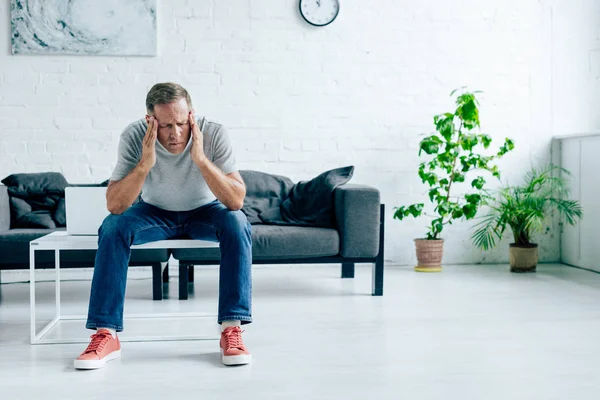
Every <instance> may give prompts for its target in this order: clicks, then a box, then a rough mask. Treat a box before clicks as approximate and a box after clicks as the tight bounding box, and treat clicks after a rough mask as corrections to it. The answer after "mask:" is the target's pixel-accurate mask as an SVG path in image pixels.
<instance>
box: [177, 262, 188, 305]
mask: <svg viewBox="0 0 600 400" xmlns="http://www.w3.org/2000/svg"><path fill="white" fill-rule="evenodd" d="M187 299H188V265H187V264H182V263H181V262H180V263H179V300H187Z"/></svg>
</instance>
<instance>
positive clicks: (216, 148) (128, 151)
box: [110, 118, 237, 211]
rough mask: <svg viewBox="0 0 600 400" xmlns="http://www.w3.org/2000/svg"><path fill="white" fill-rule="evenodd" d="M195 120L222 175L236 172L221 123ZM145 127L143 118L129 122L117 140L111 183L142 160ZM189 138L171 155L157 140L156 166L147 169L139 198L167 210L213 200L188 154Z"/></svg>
mask: <svg viewBox="0 0 600 400" xmlns="http://www.w3.org/2000/svg"><path fill="white" fill-rule="evenodd" d="M203 121H204V118H199V119H198V120H197V124H198V127H200V128H201V130H202V131H203V132H202V133H203V137H204V154H206V157H208V159H209V160H210V161H212V162H213V163H214V164H215V165H216V166H217V167H218V168H219V169H221V171H223V173H225V174H230V173H232V172H236V171H237V168H236V165H235V164H236V162H235V156H234V154H233V148H232V146H231V142H230V140H229V135H228V134H227V130H226V129H225V127H224V126H223V125H221V124H217V123H215V122H209V121H207V120H206V121H205V124H204V129H202V122H203ZM147 129H148V124H147V123H146V120H145V119H140V120H138V121H136V122H133V123H131V124H130V125H129V126H127V128H125V130H124V131H123V133H122V134H121V139H120V141H119V155H118V159H117V165H116V166H115V170H114V171H113V173H112V176H111V177H110V180H111V181H119V180H121V179H123V178H125V177H126V176H127V175H128V174H129V173H130V172H131V170H132V169H133V168H134V167H135V166H136V165H137V164H138V163H139V161H140V159H141V157H142V141H143V140H144V136H145V135H146V130H147ZM191 147H192V138H191V136H190V140H189V141H188V143H187V145H186V147H185V150H184V151H183V153H181V154H172V153H170V152H169V151H168V150H167V149H165V148H164V146H163V145H161V144H160V142H159V141H158V140H157V141H156V164H155V165H154V167H152V169H151V170H150V173H149V174H148V176H147V177H146V181H145V182H144V186H143V187H142V199H143V200H144V202H146V203H149V204H152V205H153V206H156V207H159V208H162V209H163V210H169V211H188V210H193V209H195V208H198V207H201V206H203V205H205V204H208V203H210V202H212V201H214V200H215V195H214V194H213V193H212V191H211V190H210V188H209V187H208V185H207V184H206V181H205V180H204V177H203V176H202V173H201V172H200V169H199V168H198V166H196V164H194V161H192V156H191V155H190V149H191Z"/></svg>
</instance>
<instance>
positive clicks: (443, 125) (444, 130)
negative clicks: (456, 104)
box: [435, 115, 454, 142]
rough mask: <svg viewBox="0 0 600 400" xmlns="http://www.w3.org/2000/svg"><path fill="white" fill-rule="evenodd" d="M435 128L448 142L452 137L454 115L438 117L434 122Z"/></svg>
mask: <svg viewBox="0 0 600 400" xmlns="http://www.w3.org/2000/svg"><path fill="white" fill-rule="evenodd" d="M435 128H436V129H437V131H438V132H439V133H440V135H442V137H443V138H444V139H446V141H447V142H449V141H450V140H451V139H452V135H453V134H454V115H452V116H451V117H446V118H443V119H439V120H438V121H437V122H436V124H435Z"/></svg>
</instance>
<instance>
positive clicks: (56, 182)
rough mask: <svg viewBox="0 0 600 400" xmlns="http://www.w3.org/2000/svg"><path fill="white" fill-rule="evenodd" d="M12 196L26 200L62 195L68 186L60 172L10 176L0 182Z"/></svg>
mask: <svg viewBox="0 0 600 400" xmlns="http://www.w3.org/2000/svg"><path fill="white" fill-rule="evenodd" d="M2 183H3V184H5V185H6V186H8V192H9V193H10V194H11V195H12V196H17V197H21V198H28V197H32V196H42V195H50V194H58V195H64V193H65V188H66V187H67V186H68V185H69V183H68V182H67V180H66V179H65V177H64V176H63V175H62V174H61V173H60V172H39V173H26V174H12V175H9V176H7V177H6V178H4V179H3V180H2Z"/></svg>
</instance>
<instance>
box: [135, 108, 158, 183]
mask: <svg viewBox="0 0 600 400" xmlns="http://www.w3.org/2000/svg"><path fill="white" fill-rule="evenodd" d="M146 119H147V121H148V130H147V131H146V135H145V136H144V141H143V142H142V158H141V159H140V162H139V164H138V165H139V166H140V168H142V169H143V170H144V171H147V172H150V170H151V169H152V167H154V164H156V136H157V135H158V121H157V120H156V118H154V117H153V116H152V115H151V116H149V117H147V118H146Z"/></svg>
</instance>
